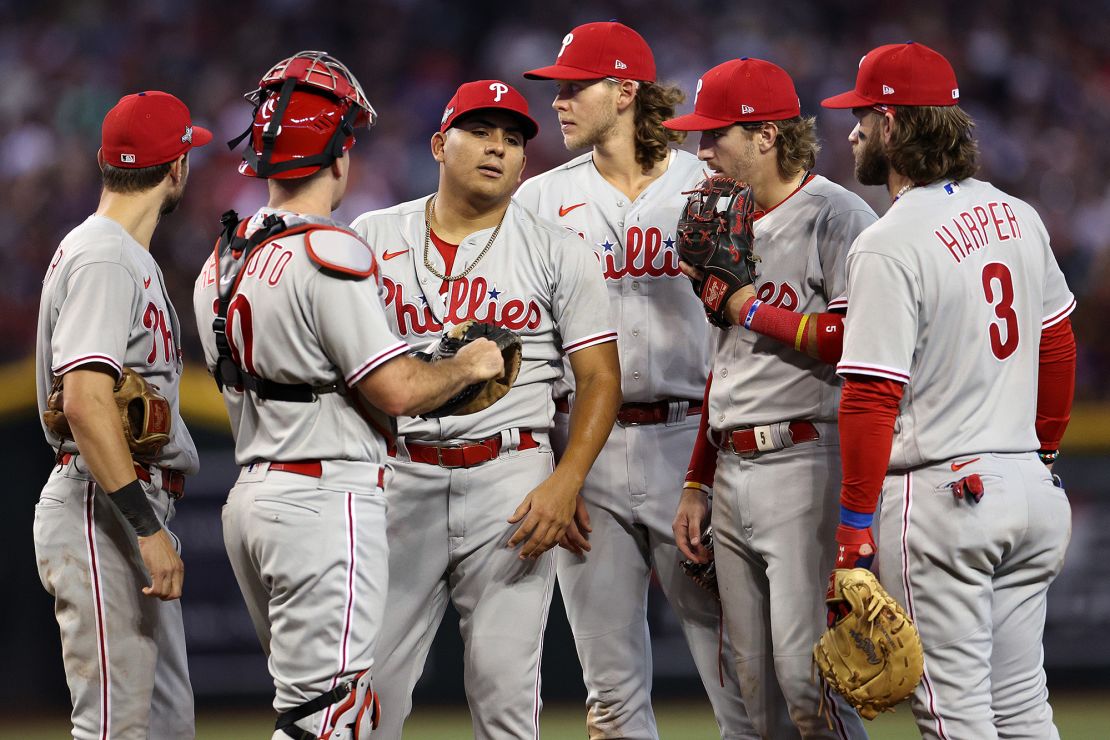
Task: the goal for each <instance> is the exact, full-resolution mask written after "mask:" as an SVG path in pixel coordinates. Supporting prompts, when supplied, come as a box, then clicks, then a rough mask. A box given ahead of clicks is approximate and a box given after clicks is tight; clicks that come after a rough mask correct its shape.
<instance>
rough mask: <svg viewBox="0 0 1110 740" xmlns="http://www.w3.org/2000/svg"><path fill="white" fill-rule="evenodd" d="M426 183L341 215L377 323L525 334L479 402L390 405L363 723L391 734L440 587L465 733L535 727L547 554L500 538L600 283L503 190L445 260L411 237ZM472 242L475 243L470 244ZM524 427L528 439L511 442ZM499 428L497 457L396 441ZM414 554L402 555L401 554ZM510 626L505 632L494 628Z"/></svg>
mask: <svg viewBox="0 0 1110 740" xmlns="http://www.w3.org/2000/svg"><path fill="white" fill-rule="evenodd" d="M426 203H427V199H426V198H422V199H420V200H416V201H412V202H409V203H403V204H401V205H398V206H395V207H393V208H388V209H385V210H382V211H376V212H373V213H368V214H365V215H363V216H360V217H359V218H358V219H356V220H355V222H354V225H353V227H354V228H355V229H356V230H357V231H358V232H359V233H360V234H362V235H364V236H365V238H366V240H367V241H368V242H369V244H370V245H371V247H372V248H373V249H374V251H375V254H376V256H377V258H378V260H379V265H380V266H381V270H382V292H383V296H384V299H385V304H386V314H387V317H388V319H389V322H390V325H391V326H392V327H393V328H394V330H395V331H396V332H397V333H398V334H399V335H400V336H401V337H403V338H405V339H406V340H407V341H408V342H409V343H410V344H411V345H413V346H414V347H420V348H424V347H426V346H427V345H428V344H429V343H430V342H431V341H432V340H434V339H435V338H437V337H438V336H439V335H440V334H441V332H442V330H443V327H444V326H445V325H446V326H449V325H454V324H458V323H460V322H462V321H465V320H466V319H469V318H474V319H477V320H479V321H487V322H490V323H494V324H498V325H501V326H505V327H508V328H510V329H513V330H514V331H516V332H518V333H519V334H520V335H521V339H522V341H523V350H522V351H523V358H522V361H521V368H520V374H519V375H518V376H517V380H516V383H515V384H514V386H513V388H512V389H511V390H510V391H509V392H508V393H507V394H506V395H505V396H504V397H503V398H501V399H500V400H498V401H497V403H495V404H493V405H492V406H490V407H489V408H488V409H486V410H484V411H481V412H479V413H477V414H471V415H468V416H459V417H444V418H442V419H429V420H422V419H413V418H402V419H399V420H398V428H399V431H400V435H401V436H400V437H399V438H398V442H397V448H398V452H397V458H396V459H395V460H394V461H393V463H392V466H393V468H394V478H393V482H392V483H391V484H390V486H389V488H388V489H387V491H386V497H387V499H388V501H389V514H388V520H389V542H390V547H391V557H390V567H389V578H390V596H389V602H390V609H389V611H388V613H387V614H386V617H385V624H384V626H383V629H382V641H381V648H380V650H379V655H380V656H381V661H382V662H381V664H380V665H379V667H378V671H377V673H376V677H377V678H379V679H381V680H380V683H379V685H380V686H381V687H382V688H381V697H382V703H383V706H387V707H390V708H391V709H389V710H386V711H385V712H384V716H383V718H382V724H381V726H379V728H378V731H377V732H376V733H375V735H376V736H377V735H381V736H382V737H384V738H399V737H400V736H401V731H402V725H403V723H404V721H405V718H406V717H407V716H408V713H409V710H410V709H411V707H412V690H413V687H414V686H415V685H416V681H417V679H418V678H419V677H420V672H421V670H422V668H423V666H424V661H425V660H426V658H427V655H428V651H429V649H430V648H431V638H432V637H433V636H434V635H435V632H436V629H437V627H438V626H439V623H440V621H441V620H442V618H443V611H444V609H445V608H446V605H447V600H448V598H450V600H451V601H452V603H454V604H455V606H456V608H457V609H458V610H459V614H460V616H461V617H462V632H463V635H462V636H463V641H464V643H465V645H466V660H465V665H464V671H465V683H466V691H467V698H468V700H469V702H470V709H471V716H472V718H473V724H474V735H475V737H477V738H483V739H485V738H499V737H538V736H539V712H540V707H541V702H540V696H539V686H540V681H539V680H540V654H541V652H542V647H543V631H544V627H545V625H546V623H547V609H548V607H549V605H550V603H551V595H552V590H553V588H554V581H555V573H554V567H553V565H554V556H553V554H552V553H546V554H544V555H542V556H541V557H539V558H537V559H535V560H528V561H527V562H525V561H521V560H520V559H519V558H518V554H519V551H518V550H516V549H509V548H507V547H506V546H505V543H506V542H507V541H508V539H509V537H510V536H511V534H512V532H513V531H514V530H515V529H516V525H511V524H508V523H507V521H506V520H507V519H508V518H509V517H510V516H511V515H512V513H513V510H514V509H515V508H516V507H517V505H519V503H520V502H521V500H522V499H523V498H524V496H525V495H527V493H528V492H529V491H531V490H533V489H534V488H535V487H536V486H538V485H539V484H540V483H542V482H543V481H544V480H545V479H546V478H547V477H548V476H549V475H550V474H551V470H552V465H553V463H552V454H551V450H550V449H549V448H548V446H547V444H546V442H547V430H548V429H549V428H550V427H551V422H552V414H553V412H554V408H553V407H554V404H553V402H552V396H551V389H552V384H553V383H554V382H555V381H556V380H557V379H558V378H560V377H561V376H562V373H563V362H562V356H563V355H564V354H570V353H572V352H576V351H578V350H581V349H585V348H587V347H593V346H596V345H598V344H601V343H605V342H612V341H614V340H615V339H616V336H617V335H616V332H614V331H613V330H612V328H611V327H612V325H611V323H610V320H609V310H608V305H607V303H608V299H607V297H606V294H605V285H604V282H603V281H602V279H601V276H600V275H599V274H598V272H597V267H596V262H595V261H594V259H593V257H592V256H591V254H590V251H589V249H588V248H587V246H586V244H585V243H583V242H582V240H581V239H579V238H578V237H576V236H575V235H574V234H571V233H570V232H568V231H566V230H565V229H562V228H559V227H558V226H556V225H554V224H550V223H547V222H545V221H543V220H541V219H538V218H537V217H536V216H535V215H533V214H532V213H530V212H528V211H527V210H525V209H524V208H523V207H521V206H520V205H519V204H517V203H516V202H510V204H509V206H508V210H507V211H506V213H505V217H504V221H503V222H502V224H501V229H500V231H499V232H498V234H497V237H496V239H495V240H494V241H493V242H492V244H490V246H489V249H488V250H486V249H485V247H486V245H487V243H489V239H490V236H491V235H492V233H493V230H492V229H484V230H482V231H478V232H475V233H474V234H471V235H470V236H468V237H467V238H466V239H464V240H463V242H462V244H460V245H459V248H458V252H457V254H456V256H455V260H454V264H453V265H452V268H451V274H458V273H461V272H464V271H467V270H469V272H467V274H466V276H465V277H462V278H459V279H458V280H452V281H450V286H449V288H448V290H447V291H446V292H445V293H443V294H441V292H440V289H441V287H442V284H443V281H442V280H441V279H440V278H438V277H436V276H435V275H434V274H433V273H432V272H431V271H430V270H429V269H428V268H427V266H426V265H425V260H428V261H430V262H431V264H432V265H433V266H434V267H435V269H436V270H437V271H439V272H440V273H441V274H448V273H447V272H446V271H445V265H444V261H443V259H442V256H441V255H440V253H439V250H438V249H436V248H435V247H434V246H430V245H427V244H425V233H426V232H425V228H426V224H425V219H424V208H425V204H426ZM483 251H485V254H482V253H483ZM524 431H531V432H533V437H534V438H536V440H537V442H539V446H537V447H533V448H531V449H518V445H519V444H520V442H521V440H522V434H523V432H524ZM493 436H499V437H500V440H501V448H500V454H499V456H498V457H497V458H496V459H494V460H490V461H488V462H485V463H482V464H480V465H477V466H474V467H470V468H465V469H462V470H456V469H451V468H447V467H441V466H439V465H433V464H428V463H423V462H415V461H412V460H411V459H410V458H409V456H408V452H407V450H408V448H407V447H406V445H407V444H409V443H412V442H416V443H423V444H429V443H434V444H437V445H444V444H446V445H450V444H453V443H456V442H459V441H462V440H474V439H485V438H489V437H493ZM414 562H416V563H418V565H416V566H415V567H414V565H413V563H414ZM509 634H511V635H512V636H513V639H508V640H507V639H505V636H506V635H509Z"/></svg>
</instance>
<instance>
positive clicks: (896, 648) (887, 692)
mask: <svg viewBox="0 0 1110 740" xmlns="http://www.w3.org/2000/svg"><path fill="white" fill-rule="evenodd" d="M826 603H827V604H828V607H829V615H830V621H831V624H830V626H829V629H828V631H827V632H825V634H824V635H822V636H821V639H820V640H818V642H817V645H815V646H814V648H813V661H814V663H815V664H816V666H817V670H818V671H820V672H821V676H822V677H823V678H824V679H825V682H826V683H828V684H829V686H831V687H832V688H833V689H835V690H836V691H837V693H839V694H841V695H842V696H843V697H844V698H845V699H847V700H848V703H850V704H851V705H852V706H853V707H855V708H856V710H857V711H858V712H859V715H860V716H861V717H863V718H864V719H874V718H875V717H877V716H878V715H879V713H880V712H885V711H890V710H891V709H893V707H894V705H895V704H898V703H899V702H900V701H902V700H903V699H905V698H907V697H908V696H909V695H910V694H912V693H913V690H914V689H915V688H916V687H917V684H918V682H919V681H921V674H922V670H923V668H924V664H925V657H924V653H923V651H922V647H921V638H920V636H919V635H918V634H917V628H916V627H914V625H913V622H912V621H911V620H910V618H909V616H908V615H907V614H906V612H905V610H904V609H902V607H901V606H900V605H899V604H898V602H896V601H895V600H894V599H893V598H892V597H891V596H890V594H888V593H887V592H886V589H884V588H883V587H882V586H881V585H880V584H879V580H878V579H877V578H876V577H875V574H874V573H872V572H871V571H869V570H867V569H865V568H852V569H851V570H843V569H841V570H834V571H833V573H832V576H830V579H829V593H828V596H827V598H826Z"/></svg>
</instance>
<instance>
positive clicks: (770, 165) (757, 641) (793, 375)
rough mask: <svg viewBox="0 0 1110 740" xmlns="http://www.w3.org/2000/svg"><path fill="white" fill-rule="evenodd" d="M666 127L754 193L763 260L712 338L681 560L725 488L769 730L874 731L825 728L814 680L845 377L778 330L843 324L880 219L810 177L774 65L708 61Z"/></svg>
mask: <svg viewBox="0 0 1110 740" xmlns="http://www.w3.org/2000/svg"><path fill="white" fill-rule="evenodd" d="M664 125H666V126H668V127H671V128H675V129H679V130H685V131H701V132H702V135H701V143H700V146H699V150H698V156H699V157H700V158H701V159H702V160H704V161H705V162H706V163H707V164H708V165H709V166H710V167H711V168H712V169H713V170H716V171H718V172H720V173H722V174H724V175H727V176H729V177H733V178H735V179H737V180H739V181H742V182H745V183H748V184H749V186H750V187H751V191H752V197H753V198H754V205H755V208H756V213H755V216H756V218H755V222H754V233H755V248H756V252H757V253H758V255H759V257H760V259H761V260H762V261H761V262H760V263H759V266H760V274H759V278H758V286H757V287H756V289H755V291H754V294H750V292H749V294H745V293H743V292H741V293H738V294H737V296H734V299H733V300H732V301H730V303H729V306H730V307H731V309H732V310H731V311H730V312H729V315H730V323H731V324H732V326H730V328H728V329H726V330H724V331H722V332H720V334H719V335H718V338H717V352H716V356H715V358H714V361H713V374H712V377H711V379H710V382H709V384H707V387H706V399H707V402H708V406H709V413H708V415H707V416H706V417H705V419H704V421H703V422H702V434H700V435H699V439H698V442H697V445H696V446H695V449H694V453H693V455H692V456H691V462H690V472H689V473H688V474H687V482H686V483H685V486H684V489H683V492H682V498H681V501H680V503H679V507H678V511H677V513H676V515H675V518H674V529H675V537H676V540H677V542H678V546H679V549H680V550H681V551H682V552H683V554H684V555H686V556H687V557H690V558H691V559H694V560H697V561H700V562H705V561H707V560H708V558H709V553H707V552H706V551H705V549H704V547H703V546H702V544H701V541H700V533H701V531H702V528H703V527H704V526H705V524H706V520H707V516H708V510H709V506H710V496H709V494H710V492H711V491H712V492H715V493H716V498H715V501H714V502H713V507H712V523H713V531H714V536H715V545H716V547H715V553H714V555H715V560H716V563H717V574H718V583H719V585H720V590H721V602H722V605H723V608H724V617H725V622H726V624H727V626H728V631H729V634H730V636H731V637H732V644H733V650H734V652H735V656H736V664H737V672H738V674H739V677H740V686H741V688H742V690H743V695H744V701H745V704H746V706H747V709H748V714H749V716H750V717H751V719H752V722H753V723H754V724H755V726H756V728H757V729H758V731H759V733H760V734H761V735H762V736H763V737H765V738H776V740H777V739H778V738H787V737H799V736H801V737H806V738H825V737H830V738H831V737H853V738H858V737H866V733H865V732H864V730H863V726H862V724H861V722H860V719H859V717H858V716H857V715H856V713H855V712H854V710H852V709H851V707H849V706H848V704H847V703H846V702H844V701H843V699H841V698H840V697H837V696H832V695H831V693H830V692H827V691H826V692H825V696H824V702H825V703H826V704H828V705H829V707H830V710H831V718H832V722H831V723H828V722H826V719H825V718H824V717H822V716H821V715H820V707H821V704H822V697H821V695H820V694H821V691H820V689H819V687H818V686H817V685H815V684H814V682H813V680H812V659H811V654H812V649H813V644H814V642H816V640H817V638H818V637H819V636H820V633H821V630H822V629H823V628H824V625H825V604H824V599H823V594H822V593H820V592H819V591H820V590H819V585H821V584H824V583H825V578H826V576H827V574H828V571H829V568H830V566H831V565H832V558H831V554H830V553H829V552H828V550H827V547H826V546H825V545H824V543H826V542H827V541H828V539H829V538H830V537H831V536H832V535H833V531H834V530H835V528H836V522H837V507H838V501H837V497H836V492H837V490H838V487H839V475H838V472H839V470H840V451H839V445H838V437H837V430H836V408H837V400H838V396H839V383H838V381H837V378H836V375H835V372H834V368H833V367H832V366H831V365H829V364H828V363H827V362H824V361H822V359H821V358H820V352H818V349H820V350H822V351H824V352H828V351H829V350H828V348H827V347H826V346H825V345H824V343H823V342H822V344H821V345H820V347H818V346H817V345H816V343H815V345H814V346H813V347H811V348H810V349H812V350H813V355H814V356H810V355H809V354H808V353H807V354H802V353H801V352H799V351H797V349H801V348H802V347H801V346H800V345H799V344H795V343H794V342H793V341H791V342H790V346H787V345H784V344H783V343H782V342H781V341H779V339H776V337H775V336H774V334H775V333H776V332H775V331H774V325H777V324H780V323H782V322H784V321H789V320H791V319H792V320H793V321H794V325H795V326H796V325H798V323H799V322H800V321H801V320H803V319H808V318H809V317H810V315H811V314H812V315H814V321H817V319H818V318H820V319H821V321H822V322H828V325H830V326H834V327H836V326H837V324H836V323H834V321H835V319H831V318H830V315H831V314H832V313H833V312H836V311H843V310H844V309H845V307H846V306H847V302H846V300H845V298H844V291H845V277H844V261H845V255H846V254H847V251H848V247H849V246H850V245H851V243H852V241H853V240H854V239H855V237H856V236H857V235H858V234H859V233H860V232H861V231H862V230H863V229H864V228H866V227H867V226H869V225H870V224H871V223H873V222H874V221H875V214H874V213H873V212H872V211H871V209H870V208H868V207H867V205H866V204H864V202H863V201H862V200H861V199H860V198H859V197H857V196H855V195H853V194H852V193H850V192H848V191H847V190H845V189H844V188H842V187H840V186H839V185H836V184H834V183H832V182H830V181H828V180H827V179H825V178H824V177H821V176H820V175H814V174H812V172H810V170H811V169H812V168H813V166H814V163H815V159H816V155H817V152H818V150H819V146H818V144H817V136H816V130H815V125H814V119H813V118H811V117H802V115H801V110H800V106H799V102H798V96H797V93H796V92H795V91H794V83H793V82H792V81H791V79H790V77H789V75H787V73H786V72H785V71H784V70H783V69H782V68H780V67H778V66H776V65H774V64H772V63H770V62H767V61H763V60H760V59H751V58H746V57H745V58H742V59H734V60H731V61H728V62H725V63H724V64H720V65H718V66H716V67H714V68H713V69H711V70H709V71H708V72H706V73H705V74H704V75H703V76H702V78H701V79H700V80H699V81H698V88H697V97H696V98H695V101H694V112H693V113H691V114H688V115H685V116H681V117H679V118H676V119H674V120H671V121H667V122H666V123H665V124H664ZM737 304H742V305H743V307H744V309H745V311H744V314H743V316H740V315H739V312H738V310H737ZM757 317H758V318H759V320H760V323H755V319H756V318H757ZM821 317H823V318H821ZM767 324H771V325H772V327H771V328H770V329H768V328H767ZM796 334H797V335H798V336H802V334H801V333H798V332H796ZM791 339H793V336H792V337H791ZM818 341H822V340H818ZM711 445H712V446H711ZM714 447H716V448H717V449H716V450H714V449H713V448H714ZM830 724H831V726H830Z"/></svg>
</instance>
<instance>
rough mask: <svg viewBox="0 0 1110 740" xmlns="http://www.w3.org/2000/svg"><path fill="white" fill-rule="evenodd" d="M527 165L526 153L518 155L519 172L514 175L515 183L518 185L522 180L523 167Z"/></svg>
mask: <svg viewBox="0 0 1110 740" xmlns="http://www.w3.org/2000/svg"><path fill="white" fill-rule="evenodd" d="M527 166H528V155H527V154H521V155H520V172H519V173H518V174H517V176H516V185H517V187H520V183H522V182H524V168H525V167H527Z"/></svg>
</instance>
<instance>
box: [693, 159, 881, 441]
mask: <svg viewBox="0 0 1110 740" xmlns="http://www.w3.org/2000/svg"><path fill="white" fill-rule="evenodd" d="M875 219H876V216H875V213H874V211H872V210H871V209H870V208H869V207H868V206H867V204H866V203H864V202H863V200H862V199H861V198H860V197H859V196H858V195H855V194H854V193H851V192H849V191H847V190H845V189H844V188H842V187H840V186H839V185H836V184H835V183H832V182H830V181H829V180H827V179H825V178H824V177H822V176H820V175H815V176H813V177H812V178H810V180H809V181H808V182H807V183H805V185H803V186H802V188H801V189H800V190H798V191H797V192H796V193H794V194H793V195H792V196H791V197H789V198H787V199H786V200H785V201H783V202H782V203H780V204H779V205H778V206H777V207H776V208H773V209H772V210H770V211H768V212H767V213H765V214H763V215H762V216H760V217H759V218H757V219H756V221H755V252H756V254H757V255H759V257H760V259H761V260H762V261H761V262H760V263H759V268H758V272H759V278H758V280H757V281H756V282H757V284H758V288H757V290H756V295H757V297H758V298H759V299H760V300H762V301H766V302H767V303H769V304H771V305H775V306H781V307H782V308H786V309H789V310H791V311H798V312H801V313H811V312H822V311H843V310H845V309H846V308H847V305H848V302H847V299H846V297H845V293H846V291H847V281H846V277H845V268H844V265H845V261H844V258H845V255H846V254H847V251H848V248H849V246H851V244H852V241H853V240H854V239H855V237H856V236H857V235H858V234H859V233H860V232H861V231H863V229H865V228H866V227H868V226H870V225H871V224H872V223H874V222H875ZM839 402H840V384H839V381H838V380H837V378H836V371H835V369H834V368H833V367H832V366H830V365H828V364H826V363H823V362H821V361H820V360H817V359H815V358H813V357H809V356H808V355H804V354H801V353H799V352H797V351H796V350H794V348H793V347H788V346H786V345H784V344H782V343H781V342H779V341H777V340H774V339H771V338H770V337H764V336H762V335H759V334H756V333H755V332H751V331H746V330H743V329H735V328H734V329H730V330H729V331H725V332H721V333H720V334H719V335H718V345H717V354H716V357H715V359H714V362H713V388H712V390H711V392H710V395H709V408H710V416H709V425H710V426H711V427H712V428H714V429H731V428H733V427H738V426H744V425H749V426H750V425H756V424H769V423H774V422H779V421H784V420H789V419H814V420H820V421H836V414H837V405H838V404H839Z"/></svg>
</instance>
